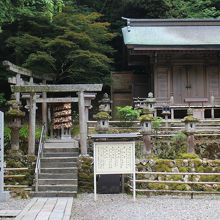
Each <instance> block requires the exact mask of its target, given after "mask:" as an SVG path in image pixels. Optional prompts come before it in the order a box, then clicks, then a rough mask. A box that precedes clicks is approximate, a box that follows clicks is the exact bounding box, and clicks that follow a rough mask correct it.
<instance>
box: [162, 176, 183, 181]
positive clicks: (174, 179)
mask: <svg viewBox="0 0 220 220" xmlns="http://www.w3.org/2000/svg"><path fill="white" fill-rule="evenodd" d="M166 179H167V180H173V181H179V180H182V179H183V176H182V175H168V176H167V178H166Z"/></svg>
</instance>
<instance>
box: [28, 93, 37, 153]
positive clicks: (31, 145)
mask: <svg viewBox="0 0 220 220" xmlns="http://www.w3.org/2000/svg"><path fill="white" fill-rule="evenodd" d="M35 127H36V93H31V94H30V112H29V137H28V154H29V155H34V154H35Z"/></svg>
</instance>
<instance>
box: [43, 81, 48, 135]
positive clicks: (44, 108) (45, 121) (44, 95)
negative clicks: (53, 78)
mask: <svg viewBox="0 0 220 220" xmlns="http://www.w3.org/2000/svg"><path fill="white" fill-rule="evenodd" d="M43 84H45V85H46V80H43ZM42 98H43V102H42V121H43V124H44V125H45V131H46V132H47V131H48V126H47V102H46V98H47V93H46V92H43V93H42Z"/></svg>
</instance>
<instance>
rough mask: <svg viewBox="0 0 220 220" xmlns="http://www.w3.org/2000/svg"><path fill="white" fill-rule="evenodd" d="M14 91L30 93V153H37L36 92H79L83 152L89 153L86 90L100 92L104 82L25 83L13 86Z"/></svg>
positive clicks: (83, 153) (84, 153)
mask: <svg viewBox="0 0 220 220" xmlns="http://www.w3.org/2000/svg"><path fill="white" fill-rule="evenodd" d="M11 89H12V92H20V93H29V94H30V113H29V114H30V121H31V123H30V130H29V131H30V134H29V141H28V145H29V146H28V150H29V152H28V153H29V154H34V153H35V124H36V93H39V92H40V93H42V92H46V93H48V92H51V93H57V92H77V95H78V105H79V123H80V146H81V154H82V155H86V154H87V123H86V120H87V119H86V116H85V92H98V91H101V90H102V84H65V85H23V86H11Z"/></svg>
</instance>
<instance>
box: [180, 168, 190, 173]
mask: <svg viewBox="0 0 220 220" xmlns="http://www.w3.org/2000/svg"><path fill="white" fill-rule="evenodd" d="M179 171H180V172H181V173H187V172H189V168H188V167H179Z"/></svg>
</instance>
